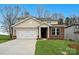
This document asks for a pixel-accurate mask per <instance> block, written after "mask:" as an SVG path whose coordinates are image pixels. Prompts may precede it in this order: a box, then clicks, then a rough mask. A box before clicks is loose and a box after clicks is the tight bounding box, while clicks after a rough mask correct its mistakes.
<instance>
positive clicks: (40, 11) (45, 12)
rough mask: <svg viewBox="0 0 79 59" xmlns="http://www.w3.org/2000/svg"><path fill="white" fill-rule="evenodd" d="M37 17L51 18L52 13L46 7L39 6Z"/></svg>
mask: <svg viewBox="0 0 79 59" xmlns="http://www.w3.org/2000/svg"><path fill="white" fill-rule="evenodd" d="M37 17H38V18H50V17H51V13H50V12H49V11H48V10H46V9H45V8H44V7H42V6H38V7H37Z"/></svg>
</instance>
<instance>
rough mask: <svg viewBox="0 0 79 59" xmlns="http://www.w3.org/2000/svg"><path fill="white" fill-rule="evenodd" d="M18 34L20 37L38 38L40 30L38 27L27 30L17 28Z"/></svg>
mask: <svg viewBox="0 0 79 59" xmlns="http://www.w3.org/2000/svg"><path fill="white" fill-rule="evenodd" d="M16 35H17V38H18V39H30V38H34V39H36V38H38V30H37V29H26V30H23V29H22V30H17V31H16Z"/></svg>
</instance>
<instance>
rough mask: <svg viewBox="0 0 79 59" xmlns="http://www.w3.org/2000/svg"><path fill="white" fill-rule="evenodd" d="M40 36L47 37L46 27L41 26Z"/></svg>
mask: <svg viewBox="0 0 79 59" xmlns="http://www.w3.org/2000/svg"><path fill="white" fill-rule="evenodd" d="M41 38H47V27H44V28H41Z"/></svg>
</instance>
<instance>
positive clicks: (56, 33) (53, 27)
mask: <svg viewBox="0 0 79 59" xmlns="http://www.w3.org/2000/svg"><path fill="white" fill-rule="evenodd" d="M53 28H54V29H55V34H54V35H55V36H58V34H57V29H59V35H60V34H61V29H60V28H57V27H51V35H53V34H52V29H53Z"/></svg>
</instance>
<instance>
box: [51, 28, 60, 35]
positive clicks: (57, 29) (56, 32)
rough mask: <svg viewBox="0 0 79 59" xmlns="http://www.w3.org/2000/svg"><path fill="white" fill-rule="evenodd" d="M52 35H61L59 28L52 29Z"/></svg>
mask: <svg viewBox="0 0 79 59" xmlns="http://www.w3.org/2000/svg"><path fill="white" fill-rule="evenodd" d="M52 35H60V29H59V28H52Z"/></svg>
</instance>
